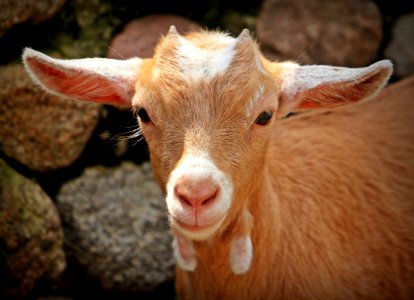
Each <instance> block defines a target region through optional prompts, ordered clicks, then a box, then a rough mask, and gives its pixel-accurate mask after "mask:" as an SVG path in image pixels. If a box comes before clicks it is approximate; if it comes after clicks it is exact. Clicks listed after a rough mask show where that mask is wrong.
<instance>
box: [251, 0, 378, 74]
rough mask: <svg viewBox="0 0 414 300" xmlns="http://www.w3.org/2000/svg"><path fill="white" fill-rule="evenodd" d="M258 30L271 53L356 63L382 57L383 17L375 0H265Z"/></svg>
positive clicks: (280, 56) (319, 61)
mask: <svg viewBox="0 0 414 300" xmlns="http://www.w3.org/2000/svg"><path fill="white" fill-rule="evenodd" d="M256 33H257V38H258V41H259V42H260V43H261V45H262V47H263V50H264V52H265V54H266V55H267V56H268V57H269V58H270V59H281V60H285V59H292V60H295V61H298V62H300V63H304V64H330V65H340V66H349V67H356V66H364V65H366V64H369V63H370V62H372V60H373V59H375V58H376V56H377V52H378V49H379V47H380V43H381V40H382V19H381V14H380V11H379V9H378V8H377V6H376V5H375V3H374V2H371V1H360V0H330V1H326V0H313V1H308V0H293V1H291V0H265V1H264V2H263V6H262V8H261V11H260V14H259V16H258V19H257V23H256Z"/></svg>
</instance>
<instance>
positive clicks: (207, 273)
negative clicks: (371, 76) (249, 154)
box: [177, 78, 414, 299]
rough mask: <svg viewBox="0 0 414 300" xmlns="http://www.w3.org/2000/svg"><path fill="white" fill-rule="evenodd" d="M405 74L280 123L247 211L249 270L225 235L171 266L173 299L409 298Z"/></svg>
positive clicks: (409, 138) (413, 122) (410, 195)
mask: <svg viewBox="0 0 414 300" xmlns="http://www.w3.org/2000/svg"><path fill="white" fill-rule="evenodd" d="M413 98H414V78H411V79H410V80H406V81H404V82H401V83H398V84H395V85H394V86H391V87H389V88H387V89H386V90H385V91H384V92H382V94H381V95H379V96H378V97H377V98H376V99H373V100H372V101H370V102H368V103H364V104H360V105H355V106H352V107H346V108H342V109H336V110H331V111H326V112H316V113H310V114H303V115H299V116H295V117H291V118H288V119H285V120H283V121H279V122H278V123H276V124H275V126H274V131H273V132H274V133H273V135H272V138H271V142H270V144H269V148H268V152H267V157H266V164H265V165H264V166H263V172H261V174H260V175H259V174H257V177H255V179H258V178H261V180H260V181H261V184H260V186H258V189H257V191H256V193H255V194H254V196H253V197H251V198H250V199H249V201H248V203H249V209H250V211H251V214H252V215H253V216H254V226H253V229H252V240H253V245H254V247H255V255H254V260H253V265H252V267H251V270H250V271H249V272H247V273H246V274H244V275H233V274H232V273H231V270H230V267H229V265H228V264H229V262H228V257H227V254H228V247H229V238H230V237H228V236H226V235H225V234H224V235H223V236H221V237H219V238H217V239H216V240H213V241H210V242H207V243H206V242H201V243H197V245H196V252H197V259H198V266H197V269H196V270H195V271H194V273H192V272H184V271H182V270H181V269H180V268H177V290H178V292H179V294H181V295H182V299H413V297H414V102H413Z"/></svg>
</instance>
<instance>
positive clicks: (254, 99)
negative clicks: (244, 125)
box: [247, 84, 264, 116]
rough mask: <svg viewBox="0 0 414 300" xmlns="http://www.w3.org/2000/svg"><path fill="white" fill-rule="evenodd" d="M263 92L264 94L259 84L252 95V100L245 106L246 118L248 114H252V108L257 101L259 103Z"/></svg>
mask: <svg viewBox="0 0 414 300" xmlns="http://www.w3.org/2000/svg"><path fill="white" fill-rule="evenodd" d="M263 92H264V86H263V85H262V84H261V85H259V87H258V89H257V90H256V93H254V95H253V97H252V99H250V102H249V104H248V105H247V116H250V114H251V113H252V112H253V110H254V108H255V107H256V104H257V101H259V99H260V97H261V96H262V94H263Z"/></svg>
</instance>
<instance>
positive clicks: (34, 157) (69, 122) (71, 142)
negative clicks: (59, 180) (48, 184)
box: [0, 64, 101, 171]
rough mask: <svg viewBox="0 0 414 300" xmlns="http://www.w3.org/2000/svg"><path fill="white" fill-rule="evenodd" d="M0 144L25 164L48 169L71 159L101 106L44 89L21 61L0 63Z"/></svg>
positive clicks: (77, 151)
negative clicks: (33, 79) (4, 64)
mask: <svg viewBox="0 0 414 300" xmlns="http://www.w3.org/2000/svg"><path fill="white" fill-rule="evenodd" d="M0 78H1V79H2V88H1V89H0V103H1V105H0V146H1V148H2V150H3V152H4V153H5V154H6V155H8V156H10V157H13V158H15V159H16V160H18V161H19V162H21V163H22V164H24V165H26V166H27V167H29V168H31V169H33V170H37V171H47V170H52V169H57V168H61V167H65V166H68V165H70V164H71V163H72V162H73V161H75V160H76V159H77V158H78V157H79V155H80V154H81V152H82V150H83V149H84V147H85V145H86V143H87V141H88V140H89V138H90V136H91V134H92V131H93V130H94V128H95V127H96V124H97V121H98V119H99V113H100V111H101V106H100V105H97V104H94V103H85V102H81V101H75V100H71V99H64V98H61V97H58V96H54V95H51V94H48V93H45V92H44V91H43V90H41V89H40V88H39V87H37V86H35V85H34V83H33V82H32V81H31V79H30V78H29V76H28V74H26V72H25V71H24V69H23V66H22V65H17V64H16V65H13V64H12V65H6V66H0Z"/></svg>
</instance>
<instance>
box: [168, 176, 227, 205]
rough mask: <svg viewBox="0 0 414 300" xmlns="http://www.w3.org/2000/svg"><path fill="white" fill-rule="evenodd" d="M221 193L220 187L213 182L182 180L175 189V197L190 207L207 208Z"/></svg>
mask: <svg viewBox="0 0 414 300" xmlns="http://www.w3.org/2000/svg"><path fill="white" fill-rule="evenodd" d="M218 191H219V187H218V185H216V184H214V183H213V182H211V180H198V181H194V180H189V179H187V178H182V179H180V180H178V181H177V183H176V185H175V187H174V193H175V196H176V197H177V198H178V199H179V201H180V202H181V203H182V204H183V205H185V206H190V207H196V206H206V205H208V204H210V203H212V202H213V201H214V200H215V199H216V198H217V194H218Z"/></svg>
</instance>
